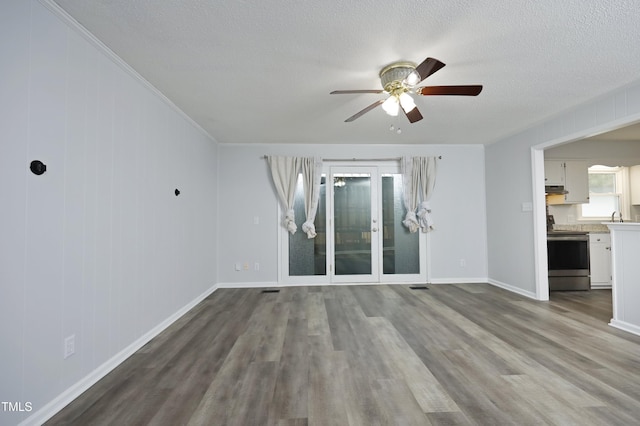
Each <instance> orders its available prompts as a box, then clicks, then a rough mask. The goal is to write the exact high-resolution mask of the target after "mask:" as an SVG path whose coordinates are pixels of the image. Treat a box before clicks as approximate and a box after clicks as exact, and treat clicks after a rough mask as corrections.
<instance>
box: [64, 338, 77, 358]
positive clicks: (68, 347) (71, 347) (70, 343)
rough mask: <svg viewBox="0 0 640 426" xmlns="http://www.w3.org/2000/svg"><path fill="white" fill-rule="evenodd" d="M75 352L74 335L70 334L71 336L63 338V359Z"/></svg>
mask: <svg viewBox="0 0 640 426" xmlns="http://www.w3.org/2000/svg"><path fill="white" fill-rule="evenodd" d="M75 352H76V335H75V334H72V335H71V336H69V337H67V338H66V339H64V359H67V358H69V357H70V356H71V355H73V354H74V353H75Z"/></svg>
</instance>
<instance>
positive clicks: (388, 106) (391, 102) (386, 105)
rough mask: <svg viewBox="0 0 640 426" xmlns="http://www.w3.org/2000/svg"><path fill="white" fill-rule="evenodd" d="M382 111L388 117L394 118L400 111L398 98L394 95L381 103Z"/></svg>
mask: <svg viewBox="0 0 640 426" xmlns="http://www.w3.org/2000/svg"><path fill="white" fill-rule="evenodd" d="M414 106H415V105H414ZM382 109H383V110H384V112H386V113H387V114H389V115H390V116H392V117H396V116H397V115H398V111H399V110H400V104H399V103H398V97H397V96H396V95H391V96H389V97H388V98H387V100H386V101H384V102H383V103H382Z"/></svg>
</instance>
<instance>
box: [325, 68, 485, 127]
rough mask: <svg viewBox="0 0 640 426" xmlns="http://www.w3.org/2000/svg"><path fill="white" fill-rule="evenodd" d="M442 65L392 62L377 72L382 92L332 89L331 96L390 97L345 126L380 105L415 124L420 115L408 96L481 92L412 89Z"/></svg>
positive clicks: (475, 87) (477, 89)
mask: <svg viewBox="0 0 640 426" xmlns="http://www.w3.org/2000/svg"><path fill="white" fill-rule="evenodd" d="M444 66H445V64H444V63H442V62H440V61H439V60H437V59H434V58H427V59H425V60H424V61H423V62H422V63H421V64H420V65H416V64H414V63H413V62H404V61H402V62H394V63H392V64H389V65H387V66H386V67H384V68H382V70H381V71H380V82H381V83H382V87H383V90H334V91H333V92H331V94H332V95H345V94H357V93H387V94H388V95H389V97H387V98H386V99H380V100H378V101H376V102H374V103H372V104H371V105H369V106H368V107H366V108H365V109H363V110H362V111H360V112H357V113H356V114H354V115H352V116H351V117H349V118H347V119H346V120H344V121H345V122H347V123H350V122H352V121H354V120H355V119H357V118H359V117H361V116H363V115H364V114H366V113H367V112H369V111H371V110H372V109H374V108H375V107H377V106H378V105H382V109H384V110H385V112H386V113H387V114H389V115H392V116H394V117H395V116H397V115H398V112H399V110H400V109H402V111H403V112H404V114H405V115H406V116H407V118H408V119H409V122H411V123H415V122H416V121H420V120H422V114H420V111H418V108H417V107H416V104H415V102H414V100H413V97H411V94H412V93H415V94H418V95H423V96H434V95H438V96H439V95H455V96H477V95H478V94H479V93H480V92H481V91H482V86H481V85H468V86H422V87H415V86H416V85H417V84H418V83H420V82H421V81H423V80H424V79H425V78H427V77H429V76H430V75H431V74H433V73H435V72H436V71H438V70H440V69H441V68H442V67H444Z"/></svg>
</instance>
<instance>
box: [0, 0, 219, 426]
mask: <svg viewBox="0 0 640 426" xmlns="http://www.w3.org/2000/svg"><path fill="white" fill-rule="evenodd" d="M89 39H90V38H87V37H86V36H85V37H83V36H81V35H80V32H78V31H77V30H75V29H72V28H70V27H69V26H68V25H67V24H66V23H65V22H63V20H61V19H60V18H59V17H58V16H57V15H56V14H54V13H52V12H51V11H50V10H48V9H47V8H45V7H44V6H43V5H42V4H41V3H39V2H37V1H35V0H31V1H25V0H4V1H3V2H2V3H1V5H0V76H1V78H0V345H1V346H0V352H1V353H0V359H1V362H0V400H1V401H9V402H14V403H17V402H20V403H22V404H23V407H24V404H25V403H27V402H29V403H31V405H32V407H33V411H32V412H31V413H29V412H22V413H8V412H6V411H4V412H3V411H2V407H0V424H2V425H5V424H16V423H18V422H20V421H21V420H24V419H25V418H26V417H27V416H29V415H30V414H34V413H36V412H38V411H39V410H42V409H43V407H44V406H45V405H46V404H47V403H49V402H51V401H52V400H54V399H55V398H56V397H58V396H59V395H61V393H63V392H64V391H65V390H67V389H68V388H69V387H70V386H72V385H73V384H75V383H77V382H78V381H80V380H81V379H83V378H84V377H85V376H87V375H88V374H91V373H92V372H95V371H96V369H97V368H98V367H99V366H101V364H103V363H105V362H106V361H108V360H110V359H112V358H113V357H114V356H116V355H117V354H119V353H120V352H121V351H123V350H125V349H126V348H128V347H130V345H132V344H134V343H135V342H136V341H139V339H140V338H141V337H143V336H144V335H145V334H146V333H148V332H149V331H150V330H153V329H154V327H157V326H158V325H159V324H162V323H163V321H165V320H166V319H167V318H170V317H171V316H172V315H173V314H174V313H176V312H178V311H180V310H181V309H182V308H183V307H185V306H187V305H188V304H189V303H191V302H192V301H194V300H195V299H197V298H198V297H200V296H201V295H202V294H204V293H206V292H207V291H208V290H209V289H211V287H212V286H213V285H214V284H215V278H216V269H215V259H216V255H217V254H216V248H217V247H216V244H215V240H216V233H215V224H216V208H217V206H216V198H217V194H216V177H217V169H216V165H217V162H216V156H217V147H216V143H215V141H213V140H212V139H211V138H210V137H208V136H206V135H205V134H204V132H202V131H201V130H200V129H198V128H197V127H196V126H195V125H193V124H192V123H191V122H190V121H189V120H188V119H186V118H185V117H184V116H183V115H182V114H181V113H179V112H178V111H177V110H175V109H174V108H173V107H172V106H170V105H169V104H168V102H166V100H164V99H163V98H162V96H160V95H158V94H157V93H155V92H154V91H153V90H151V89H150V88H149V86H148V85H147V84H145V83H144V82H142V81H141V80H139V79H138V78H136V77H135V75H134V73H131V72H128V71H127V67H126V66H124V65H122V64H120V65H119V64H117V60H112V58H111V57H109V56H108V55H107V54H105V53H103V52H102V51H101V50H99V49H98V48H96V47H95V43H94V42H90V41H89ZM35 159H39V160H42V161H43V162H44V163H46V164H47V167H48V170H47V172H46V173H45V174H44V175H42V176H35V175H33V174H32V173H31V172H30V171H29V163H30V162H31V161H32V160H35ZM175 188H179V189H180V191H182V194H181V195H180V196H179V197H176V196H175V195H174V194H173V191H174V189H175ZM71 334H75V354H74V355H72V356H71V357H69V358H67V359H66V360H65V359H63V339H64V338H65V337H66V336H69V335H71Z"/></svg>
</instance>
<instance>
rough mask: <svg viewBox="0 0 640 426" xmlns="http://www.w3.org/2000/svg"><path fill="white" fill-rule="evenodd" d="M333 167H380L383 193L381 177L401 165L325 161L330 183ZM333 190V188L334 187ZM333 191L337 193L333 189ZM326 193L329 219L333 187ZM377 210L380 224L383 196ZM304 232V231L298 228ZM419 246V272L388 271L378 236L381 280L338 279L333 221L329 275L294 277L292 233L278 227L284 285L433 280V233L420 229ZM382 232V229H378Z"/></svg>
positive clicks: (280, 281) (328, 249)
mask: <svg viewBox="0 0 640 426" xmlns="http://www.w3.org/2000/svg"><path fill="white" fill-rule="evenodd" d="M332 167H338V168H339V169H345V168H363V167H364V168H367V167H373V168H377V178H378V183H377V187H378V188H379V191H378V193H380V191H381V188H382V185H381V177H382V175H383V174H387V173H394V174H399V173H400V164H399V162H398V161H397V160H383V161H358V160H352V161H327V162H325V163H323V167H322V174H323V175H324V176H326V178H325V182H327V184H328V183H329V182H330V178H331V175H330V171H331V168H332ZM331 191H332V190H331ZM331 193H333V192H331ZM325 196H326V197H327V200H326V202H325V207H326V209H327V211H326V217H327V219H329V217H332V215H331V216H330V209H331V208H332V207H333V200H331V201H330V200H329V190H327V191H326V192H325ZM377 203H378V205H377V211H378V212H379V216H380V217H378V219H377V220H378V223H380V220H381V219H382V218H381V215H382V197H381V196H378V197H377ZM278 217H282V207H281V206H280V203H278ZM298 232H301V231H298ZM418 233H419V238H418V241H419V243H418V245H419V251H420V255H419V270H420V272H419V273H418V274H384V273H383V268H382V265H383V263H382V256H383V251H382V243H383V241H382V238H378V240H379V243H378V244H379V250H378V255H379V258H378V262H377V263H378V265H379V268H378V270H379V275H378V279H377V280H375V281H363V280H355V281H352V280H339V279H338V278H334V277H333V276H332V272H330V269H329V267H330V262H332V260H333V245H332V244H329V236H330V235H331V238H333V236H332V234H333V227H330V224H327V238H326V244H327V246H326V253H327V254H326V271H327V273H326V275H296V276H290V275H289V274H288V271H289V234H288V232H287V230H286V229H284V228H283V227H282V226H280V225H279V226H278V253H279V254H278V284H281V285H348V284H367V285H376V284H424V283H429V282H430V279H431V267H430V265H431V262H430V259H431V249H430V248H431V238H430V233H425V232H421V231H418ZM378 235H380V232H378ZM347 276H348V275H339V276H338V277H347Z"/></svg>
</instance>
